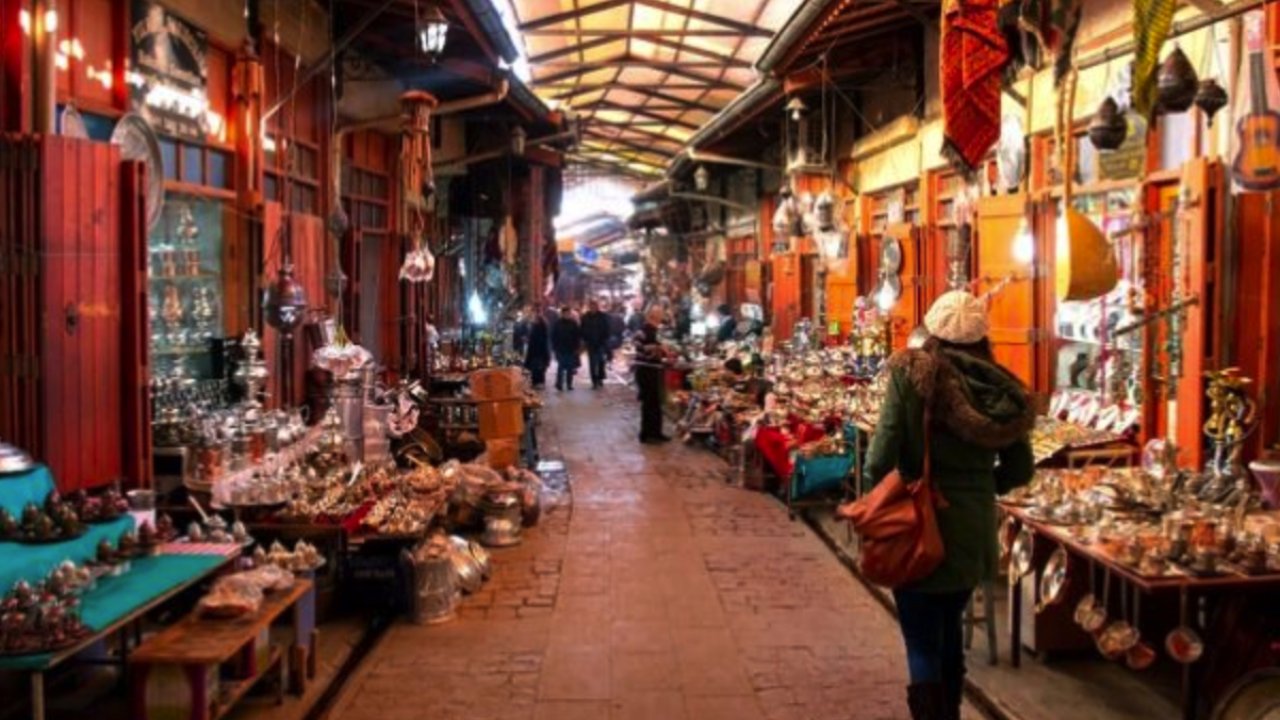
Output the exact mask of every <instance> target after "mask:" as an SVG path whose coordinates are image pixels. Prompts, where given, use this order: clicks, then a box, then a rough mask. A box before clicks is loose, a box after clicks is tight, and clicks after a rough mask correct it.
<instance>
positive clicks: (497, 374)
mask: <svg viewBox="0 0 1280 720" xmlns="http://www.w3.org/2000/svg"><path fill="white" fill-rule="evenodd" d="M469 382H470V386H471V397H473V398H475V399H476V400H506V399H508V398H515V397H519V396H520V394H521V393H523V392H524V373H523V372H522V371H521V370H520V368H492V369H489V370H476V371H475V372H473V373H471V377H470V378H469Z"/></svg>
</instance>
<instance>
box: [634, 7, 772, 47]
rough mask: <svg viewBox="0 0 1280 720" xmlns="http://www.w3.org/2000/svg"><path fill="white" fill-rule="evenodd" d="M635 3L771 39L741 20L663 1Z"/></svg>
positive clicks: (760, 30) (766, 34)
mask: <svg viewBox="0 0 1280 720" xmlns="http://www.w3.org/2000/svg"><path fill="white" fill-rule="evenodd" d="M635 1H636V4H637V5H645V6H647V7H651V8H653V9H654V10H662V11H663V12H669V13H674V14H676V15H683V16H685V17H687V18H690V19H693V20H701V21H703V22H707V23H711V24H712V25H719V26H720V27H724V28H729V29H731V30H736V31H737V32H738V34H740V35H750V36H753V37H766V38H767V37H773V33H772V32H769V31H768V30H766V29H764V28H762V27H758V26H756V25H752V24H750V23H744V22H742V21H741V20H734V19H733V18H727V17H724V16H723V15H716V14H713V13H709V12H703V11H701V10H695V9H693V8H686V7H680V6H679V5H672V4H671V3H669V2H664V0H635Z"/></svg>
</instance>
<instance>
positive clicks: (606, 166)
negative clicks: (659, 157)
mask: <svg viewBox="0 0 1280 720" xmlns="http://www.w3.org/2000/svg"><path fill="white" fill-rule="evenodd" d="M569 160H570V161H571V162H575V163H579V164H582V165H588V166H590V167H594V168H597V169H599V170H606V171H608V172H615V173H622V174H623V175H626V176H628V177H633V178H638V179H641V180H653V179H654V178H655V177H660V176H661V175H662V174H663V169H662V168H658V167H657V166H652V167H653V168H654V170H653V172H641V171H640V170H637V169H635V168H633V167H630V166H628V165H623V164H622V163H617V162H613V161H611V160H605V159H604V158H593V157H590V156H587V155H580V154H574V155H571V156H569Z"/></svg>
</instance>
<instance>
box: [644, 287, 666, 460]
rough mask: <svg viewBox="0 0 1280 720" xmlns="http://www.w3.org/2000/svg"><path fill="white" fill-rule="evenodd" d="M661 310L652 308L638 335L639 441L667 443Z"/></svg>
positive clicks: (646, 315)
mask: <svg viewBox="0 0 1280 720" xmlns="http://www.w3.org/2000/svg"><path fill="white" fill-rule="evenodd" d="M661 322H662V311H661V310H657V309H651V310H649V312H648V313H646V314H645V323H644V327H642V328H641V329H640V333H639V334H638V335H637V336H636V341H635V342H636V362H635V369H636V384H637V385H639V386H640V442H642V443H645V444H657V443H664V442H667V441H668V440H670V439H671V438H669V437H667V436H666V435H663V434H662V372H663V367H664V366H665V360H666V357H665V353H664V352H663V350H662V343H661V341H659V339H658V325H659V324H660V323H661Z"/></svg>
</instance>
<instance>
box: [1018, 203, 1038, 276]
mask: <svg viewBox="0 0 1280 720" xmlns="http://www.w3.org/2000/svg"><path fill="white" fill-rule="evenodd" d="M1012 253H1013V260H1014V262H1017V263H1021V264H1023V265H1030V264H1031V262H1032V261H1033V260H1035V259H1036V238H1035V235H1034V234H1032V232H1031V224H1030V223H1028V222H1027V217H1026V216H1025V215H1023V216H1022V220H1021V221H1020V222H1019V223H1018V232H1017V233H1015V234H1014V236H1013V249H1012Z"/></svg>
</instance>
